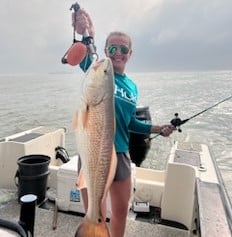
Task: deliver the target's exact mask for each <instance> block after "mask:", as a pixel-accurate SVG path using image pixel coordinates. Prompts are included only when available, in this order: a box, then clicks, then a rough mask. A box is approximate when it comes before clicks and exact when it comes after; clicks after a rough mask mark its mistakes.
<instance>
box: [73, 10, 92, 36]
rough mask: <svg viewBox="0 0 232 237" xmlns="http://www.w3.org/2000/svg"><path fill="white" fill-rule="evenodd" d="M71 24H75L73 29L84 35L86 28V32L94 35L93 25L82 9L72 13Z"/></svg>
mask: <svg viewBox="0 0 232 237" xmlns="http://www.w3.org/2000/svg"><path fill="white" fill-rule="evenodd" d="M72 26H75V31H76V32H77V33H78V34H80V35H84V33H85V31H86V30H87V32H88V34H89V35H90V36H92V37H94V26H93V22H92V20H91V18H90V16H89V14H88V13H87V12H86V11H85V10H84V9H79V10H78V11H77V12H75V13H72Z"/></svg>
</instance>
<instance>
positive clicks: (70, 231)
mask: <svg viewBox="0 0 232 237" xmlns="http://www.w3.org/2000/svg"><path fill="white" fill-rule="evenodd" d="M53 213H54V212H53V210H46V209H42V208H39V207H36V216H35V229H34V236H35V237H40V236H49V237H64V236H74V233H75V231H76V228H77V225H78V224H79V223H80V222H81V220H82V218H83V217H80V216H77V215H72V214H67V213H64V212H59V213H58V220H57V228H56V229H55V230H53V228H52V226H53ZM19 215H20V205H19V203H18V201H17V200H16V199H15V198H13V199H12V200H10V201H7V202H6V203H4V204H0V218H2V219H5V220H10V221H15V222H17V221H18V220H19ZM137 236H138V237H140V236H146V237H154V236H156V237H175V236H176V237H187V236H188V234H187V232H186V231H184V230H178V229H174V228H172V227H168V226H163V225H159V224H150V223H145V222H141V221H136V220H132V219H129V218H128V220H127V226H126V234H125V237H137Z"/></svg>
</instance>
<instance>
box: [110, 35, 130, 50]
mask: <svg viewBox="0 0 232 237" xmlns="http://www.w3.org/2000/svg"><path fill="white" fill-rule="evenodd" d="M112 36H124V37H126V38H128V39H129V47H130V48H131V47H132V41H131V37H130V36H129V35H128V34H126V33H124V32H121V31H113V32H111V33H109V35H108V36H107V38H106V42H105V47H107V45H108V42H109V39H110V37H112Z"/></svg>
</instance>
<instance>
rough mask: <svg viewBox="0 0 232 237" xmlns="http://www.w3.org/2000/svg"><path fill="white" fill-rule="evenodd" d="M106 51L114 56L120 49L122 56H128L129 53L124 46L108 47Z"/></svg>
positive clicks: (127, 48)
mask: <svg viewBox="0 0 232 237" xmlns="http://www.w3.org/2000/svg"><path fill="white" fill-rule="evenodd" d="M106 49H107V51H108V53H109V54H110V55H114V54H115V53H116V52H117V50H118V49H120V52H121V53H122V54H128V53H129V51H130V49H129V47H128V46H126V45H110V46H108V47H107V48H106Z"/></svg>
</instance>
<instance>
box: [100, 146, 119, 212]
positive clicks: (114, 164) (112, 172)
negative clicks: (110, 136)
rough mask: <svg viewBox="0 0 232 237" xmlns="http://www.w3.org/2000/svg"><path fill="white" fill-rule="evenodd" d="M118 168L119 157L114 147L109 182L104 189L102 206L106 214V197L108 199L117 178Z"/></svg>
mask: <svg viewBox="0 0 232 237" xmlns="http://www.w3.org/2000/svg"><path fill="white" fill-rule="evenodd" d="M116 166H117V156H116V152H115V147H114V146H113V149H112V157H111V164H110V169H109V174H108V178H107V181H106V186H105V189H104V193H103V196H102V201H101V203H102V205H101V207H102V208H101V209H102V210H101V213H104V210H103V209H104V208H103V207H104V203H105V201H106V197H107V193H108V191H109V188H110V186H111V184H112V182H113V180H114V176H115V172H116Z"/></svg>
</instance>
